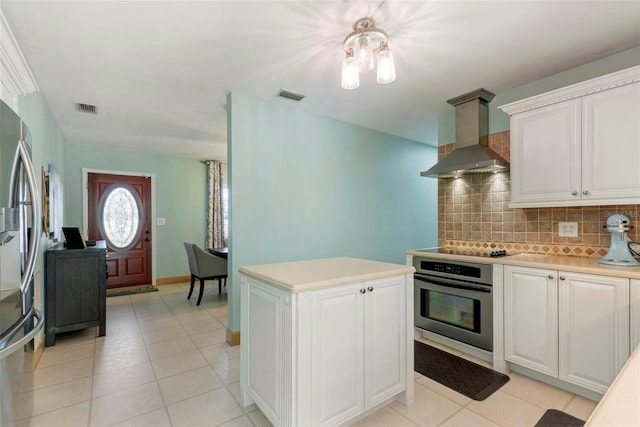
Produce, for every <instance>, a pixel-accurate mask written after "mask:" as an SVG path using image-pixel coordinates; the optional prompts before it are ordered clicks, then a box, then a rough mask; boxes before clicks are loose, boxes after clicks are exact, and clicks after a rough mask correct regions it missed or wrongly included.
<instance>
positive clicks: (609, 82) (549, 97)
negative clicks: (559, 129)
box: [498, 65, 640, 116]
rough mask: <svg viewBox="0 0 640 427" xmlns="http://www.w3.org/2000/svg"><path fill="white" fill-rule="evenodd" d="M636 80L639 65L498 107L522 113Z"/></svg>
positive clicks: (639, 74) (639, 75) (639, 80)
mask: <svg viewBox="0 0 640 427" xmlns="http://www.w3.org/2000/svg"><path fill="white" fill-rule="evenodd" d="M637 82H640V65H639V66H635V67H631V68H627V69H625V70H621V71H617V72H615V73H611V74H606V75H604V76H600V77H596V78H593V79H590V80H586V81H584V82H581V83H576V84H573V85H570V86H567V87H564V88H560V89H556V90H553V91H551V92H546V93H543V94H540V95H535V96H532V97H529V98H526V99H522V100H520V101H516V102H512V103H510V104H506V105H501V106H499V107H498V108H499V109H500V110H502V111H504V112H505V113H507V114H509V115H510V116H512V115H514V114H518V113H523V112H525V111H530V110H534V109H536V108H540V107H545V106H547V105H552V104H557V103H559V102H564V101H568V100H570V99H576V98H581V97H583V96H587V95H591V94H594V93H598V92H602V91H605V90H609V89H613V88H616V87H620V86H626V85H629V84H633V83H637Z"/></svg>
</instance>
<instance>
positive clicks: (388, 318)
mask: <svg viewBox="0 0 640 427" xmlns="http://www.w3.org/2000/svg"><path fill="white" fill-rule="evenodd" d="M405 292H406V284H405V277H404V276H401V277H392V278H389V279H382V280H377V281H374V282H369V283H367V293H366V295H365V317H364V319H365V320H364V331H365V336H364V343H365V346H364V348H365V352H364V357H365V358H364V367H365V373H364V393H365V396H364V403H365V409H368V408H370V407H373V406H375V405H377V404H379V403H381V402H383V401H384V400H386V399H388V398H390V397H392V396H394V395H395V394H397V393H399V392H401V391H402V390H404V389H405V385H406V381H407V379H406V347H407V342H406V341H407V339H406V337H407V335H406V329H405V328H406V319H405V312H406V310H405V305H406V302H405V301H406V299H405Z"/></svg>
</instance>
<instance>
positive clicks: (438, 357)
mask: <svg viewBox="0 0 640 427" xmlns="http://www.w3.org/2000/svg"><path fill="white" fill-rule="evenodd" d="M414 369H415V371H416V372H419V373H421V374H422V375H424V376H426V377H429V378H431V379H432V380H434V381H437V382H439V383H440V384H442V385H444V386H447V387H449V388H450V389H452V390H455V391H457V392H458V393H462V394H464V395H465V396H467V397H470V398H471V399H474V400H484V399H486V398H487V397H489V396H490V395H491V394H492V393H493V392H494V391H496V390H498V389H499V388H500V387H502V386H503V385H504V384H506V382H507V381H509V377H508V376H506V375H504V374H501V373H500V372H496V371H494V370H491V369H489V368H486V367H484V366H482V365H478V364H477V363H473V362H470V361H468V360H466V359H463V358H462V357H458V356H456V355H453V354H451V353H447V352H446V351H443V350H440V349H438V348H435V347H432V346H430V345H427V344H424V343H421V342H419V341H414Z"/></svg>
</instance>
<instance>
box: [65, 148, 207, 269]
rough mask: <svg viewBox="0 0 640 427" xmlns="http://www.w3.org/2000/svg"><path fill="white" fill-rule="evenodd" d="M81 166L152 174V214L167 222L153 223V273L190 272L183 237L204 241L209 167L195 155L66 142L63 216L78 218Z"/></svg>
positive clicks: (76, 222)
mask: <svg viewBox="0 0 640 427" xmlns="http://www.w3.org/2000/svg"><path fill="white" fill-rule="evenodd" d="M82 168H89V169H99V170H109V171H120V172H136V173H148V174H152V173H155V174H156V182H155V184H156V187H155V195H156V215H157V217H160V218H165V219H166V225H164V226H156V233H155V236H153V238H154V239H155V242H156V257H157V258H156V268H157V271H156V273H157V277H158V278H162V277H174V276H183V275H188V274H189V266H188V265H187V256H186V254H185V252H184V246H183V245H182V242H185V241H192V242H195V243H198V244H199V245H201V246H204V244H205V239H206V226H207V222H206V215H207V168H206V165H205V164H204V163H202V162H200V161H198V160H191V159H182V158H177V157H166V156H159V155H151V154H146V153H140V152H132V151H124V150H114V149H105V148H100V147H95V146H83V145H68V146H67V155H66V165H65V180H64V205H65V214H64V222H65V225H68V226H77V227H81V229H82V228H83V227H84V224H82V203H83V201H82Z"/></svg>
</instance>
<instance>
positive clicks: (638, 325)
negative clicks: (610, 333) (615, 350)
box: [629, 279, 640, 353]
mask: <svg viewBox="0 0 640 427" xmlns="http://www.w3.org/2000/svg"><path fill="white" fill-rule="evenodd" d="M629 297H630V300H629V306H630V307H631V316H630V319H631V327H630V334H631V346H630V348H629V352H630V353H633V350H634V349H635V348H636V347H637V346H638V345H639V344H640V279H632V280H631V283H630V284H629Z"/></svg>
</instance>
